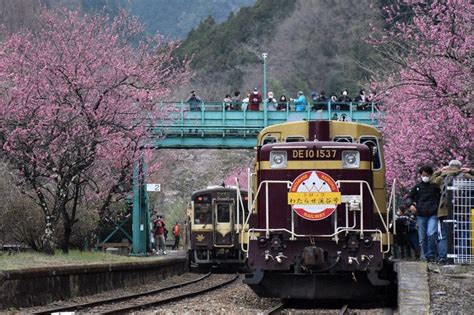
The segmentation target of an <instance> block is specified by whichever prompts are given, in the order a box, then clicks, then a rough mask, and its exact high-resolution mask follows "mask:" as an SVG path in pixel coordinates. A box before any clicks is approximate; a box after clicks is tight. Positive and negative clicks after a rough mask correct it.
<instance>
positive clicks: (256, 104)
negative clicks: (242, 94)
mask: <svg viewBox="0 0 474 315" xmlns="http://www.w3.org/2000/svg"><path fill="white" fill-rule="evenodd" d="M261 102H262V95H261V94H260V92H259V91H258V89H257V88H255V89H253V92H252V94H250V96H249V105H248V110H260V103H261Z"/></svg>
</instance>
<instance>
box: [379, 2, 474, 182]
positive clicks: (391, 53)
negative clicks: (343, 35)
mask: <svg viewBox="0 0 474 315" xmlns="http://www.w3.org/2000/svg"><path fill="white" fill-rule="evenodd" d="M385 9H386V13H387V24H388V25H389V27H388V28H387V29H386V30H385V31H383V32H382V33H380V32H375V33H374V36H373V38H372V40H371V42H372V44H373V45H374V46H375V47H376V48H377V49H379V50H380V52H381V53H382V55H383V56H384V59H385V66H384V67H383V68H381V70H382V71H381V73H380V77H379V78H376V79H375V81H377V82H375V86H376V87H377V89H379V90H381V91H382V92H383V93H379V94H381V100H382V101H383V104H384V105H383V107H382V110H383V112H384V118H383V119H382V130H383V133H384V137H385V141H386V143H385V160H386V164H387V177H388V181H389V182H392V180H393V179H394V178H396V179H397V180H398V182H399V184H400V186H401V188H402V189H406V188H407V187H409V186H410V185H412V184H413V183H414V180H415V178H416V169H417V167H418V166H420V165H421V164H431V165H433V166H434V167H438V166H441V165H445V164H446V163H447V162H448V161H449V160H450V159H454V158H457V159H459V160H461V161H463V162H464V163H468V162H469V160H471V161H472V156H473V151H472V148H473V146H472V134H473V131H474V129H473V123H472V104H473V94H472V90H473V78H472V69H473V60H472V51H473V48H474V34H473V24H472V16H473V15H474V8H473V6H472V4H471V3H470V1H468V0H448V1H431V2H429V4H428V3H426V2H425V1H413V0H412V1H400V2H398V3H397V4H396V5H394V6H391V7H387V8H385ZM407 16H408V18H407Z"/></svg>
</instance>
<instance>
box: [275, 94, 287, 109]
mask: <svg viewBox="0 0 474 315" xmlns="http://www.w3.org/2000/svg"><path fill="white" fill-rule="evenodd" d="M287 105H288V100H287V99H286V96H285V95H282V96H280V99H279V100H278V106H277V110H286V106H287Z"/></svg>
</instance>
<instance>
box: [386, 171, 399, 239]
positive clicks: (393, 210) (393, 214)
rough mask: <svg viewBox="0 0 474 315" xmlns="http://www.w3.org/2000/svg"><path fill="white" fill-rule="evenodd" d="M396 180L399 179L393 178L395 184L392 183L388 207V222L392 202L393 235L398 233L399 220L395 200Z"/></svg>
mask: <svg viewBox="0 0 474 315" xmlns="http://www.w3.org/2000/svg"><path fill="white" fill-rule="evenodd" d="M396 182H397V180H396V179H395V178H394V179H393V184H392V191H391V192H390V197H389V199H388V207H387V222H389V221H390V216H389V212H390V204H392V207H391V208H392V212H393V213H392V226H393V232H392V233H393V235H397V220H395V209H396V200H395V193H396V186H395V185H396Z"/></svg>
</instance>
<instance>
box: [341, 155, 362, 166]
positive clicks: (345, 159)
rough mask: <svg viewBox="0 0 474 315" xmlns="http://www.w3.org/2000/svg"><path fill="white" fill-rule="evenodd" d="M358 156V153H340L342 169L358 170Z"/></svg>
mask: <svg viewBox="0 0 474 315" xmlns="http://www.w3.org/2000/svg"><path fill="white" fill-rule="evenodd" d="M359 165H360V155H359V151H342V167H343V168H359Z"/></svg>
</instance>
